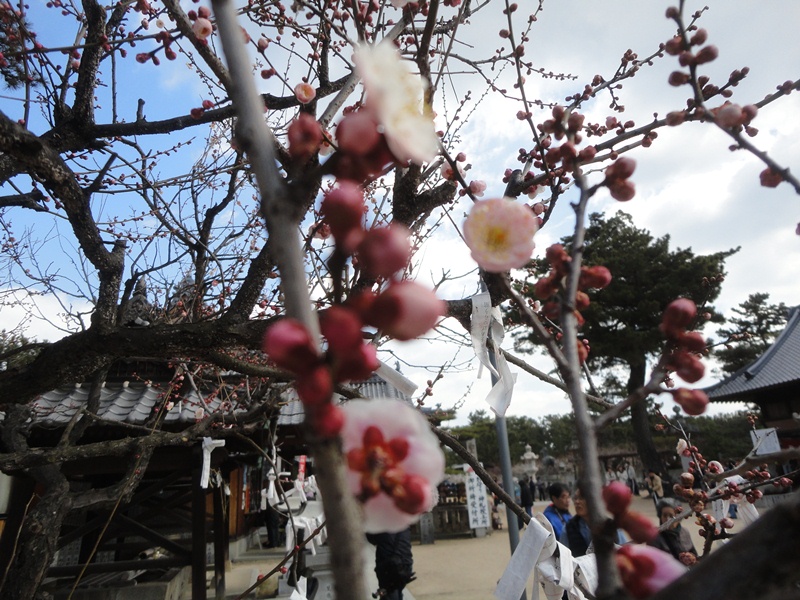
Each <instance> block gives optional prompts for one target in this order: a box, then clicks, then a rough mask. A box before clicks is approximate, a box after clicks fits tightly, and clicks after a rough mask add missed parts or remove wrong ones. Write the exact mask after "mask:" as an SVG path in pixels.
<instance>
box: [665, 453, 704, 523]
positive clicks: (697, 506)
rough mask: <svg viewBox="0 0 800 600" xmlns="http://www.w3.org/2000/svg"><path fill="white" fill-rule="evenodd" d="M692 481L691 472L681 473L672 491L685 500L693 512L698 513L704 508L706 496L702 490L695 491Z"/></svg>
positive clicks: (692, 469)
mask: <svg viewBox="0 0 800 600" xmlns="http://www.w3.org/2000/svg"><path fill="white" fill-rule="evenodd" d="M692 464H693V463H692ZM689 470H690V471H695V470H696V469H695V468H694V467H691V466H690V469H689ZM694 480H695V477H694V474H693V473H692V472H686V473H681V475H680V479H679V481H678V483H676V484H675V485H673V486H672V491H673V492H674V494H675V496H677V497H678V498H682V499H683V500H685V501H686V502H687V503H688V504H689V507H690V508H691V509H692V510H693V511H695V512H700V511H702V510H703V509H705V507H706V503H707V502H708V494H707V493H706V492H704V491H702V490H695V489H694Z"/></svg>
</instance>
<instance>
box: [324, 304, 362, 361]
mask: <svg viewBox="0 0 800 600" xmlns="http://www.w3.org/2000/svg"><path fill="white" fill-rule="evenodd" d="M319 325H320V329H321V331H322V335H324V336H325V338H326V339H327V340H328V350H329V352H332V353H333V354H334V355H337V356H342V355H345V354H347V353H350V352H353V351H354V350H356V349H357V348H358V347H359V346H361V344H362V343H363V337H362V335H361V326H362V322H361V319H360V318H359V316H358V315H357V314H356V312H355V311H353V310H351V309H349V308H345V307H343V306H332V307H331V308H329V309H327V310H324V311H322V312H320V313H319Z"/></svg>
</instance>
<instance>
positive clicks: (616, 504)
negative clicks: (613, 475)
mask: <svg viewBox="0 0 800 600" xmlns="http://www.w3.org/2000/svg"><path fill="white" fill-rule="evenodd" d="M632 497H633V492H631V488H629V487H628V486H627V485H625V484H624V483H622V482H621V481H612V482H611V483H609V484H608V485H607V486H606V487H604V488H603V502H605V503H606V509H607V510H608V512H610V513H611V514H612V515H614V516H615V517H619V516H621V515H623V514H624V513H625V512H626V511H627V510H628V507H629V506H630V505H631V498H632Z"/></svg>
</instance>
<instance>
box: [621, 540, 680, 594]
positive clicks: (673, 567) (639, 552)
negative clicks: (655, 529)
mask: <svg viewBox="0 0 800 600" xmlns="http://www.w3.org/2000/svg"><path fill="white" fill-rule="evenodd" d="M616 557H617V566H618V567H619V574H620V577H621V578H622V584H623V585H624V586H625V589H626V590H627V591H628V593H629V594H630V595H631V596H633V597H634V598H647V597H649V596H652V595H653V594H655V593H656V592H658V591H659V590H661V589H663V588H665V587H667V586H668V585H669V584H670V583H672V582H673V581H675V580H676V579H677V578H678V577H680V576H681V575H683V574H684V573H685V572H686V567H685V566H683V564H681V563H680V562H679V561H677V560H675V559H674V558H673V557H672V555H671V554H667V553H666V552H663V551H661V550H659V549H658V548H653V547H652V546H642V545H638V544H625V545H624V546H622V547H620V548H619V549H618V550H617V555H616Z"/></svg>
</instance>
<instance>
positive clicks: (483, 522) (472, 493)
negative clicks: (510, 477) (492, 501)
mask: <svg viewBox="0 0 800 600" xmlns="http://www.w3.org/2000/svg"><path fill="white" fill-rule="evenodd" d="M464 472H465V473H466V474H467V483H466V488H467V514H468V515H469V527H470V529H478V528H480V527H485V528H490V527H491V525H492V520H491V512H490V509H489V501H488V499H487V495H486V486H485V485H483V482H482V481H481V480H480V478H479V477H478V476H477V475H476V474H475V471H473V470H472V467H470V466H469V465H464Z"/></svg>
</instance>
